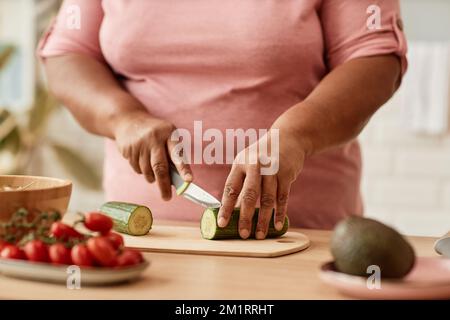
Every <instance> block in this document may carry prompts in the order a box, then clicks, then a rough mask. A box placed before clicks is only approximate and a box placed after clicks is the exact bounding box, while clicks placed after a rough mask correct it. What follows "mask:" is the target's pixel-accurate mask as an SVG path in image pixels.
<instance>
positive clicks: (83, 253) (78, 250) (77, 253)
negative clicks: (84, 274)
mask: <svg viewBox="0 0 450 320" xmlns="http://www.w3.org/2000/svg"><path fill="white" fill-rule="evenodd" d="M70 257H71V258H72V262H73V263H74V264H76V265H77V266H80V267H81V266H85V267H90V266H92V265H93V264H94V260H93V258H92V256H91V254H90V253H89V249H88V247H87V246H86V245H85V244H77V245H75V246H74V247H73V248H72V251H71V252H70Z"/></svg>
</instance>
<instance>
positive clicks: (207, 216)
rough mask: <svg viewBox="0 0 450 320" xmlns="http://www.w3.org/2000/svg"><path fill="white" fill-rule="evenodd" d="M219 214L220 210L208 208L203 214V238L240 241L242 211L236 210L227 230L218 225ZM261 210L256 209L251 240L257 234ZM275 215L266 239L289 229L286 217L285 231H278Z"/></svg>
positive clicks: (201, 227)
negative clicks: (240, 214)
mask: <svg viewBox="0 0 450 320" xmlns="http://www.w3.org/2000/svg"><path fill="white" fill-rule="evenodd" d="M218 213H219V208H208V209H206V210H205V212H203V215H202V219H201V222H200V231H201V233H202V237H203V238H204V239H208V240H221V239H240V238H241V237H240V236H239V229H238V226H239V213H240V209H239V208H235V209H234V210H233V214H232V215H231V218H230V222H229V223H228V225H227V226H226V227H225V228H220V227H219V226H218V225H217V215H218ZM258 214H259V209H258V208H256V209H255V214H254V215H253V223H252V232H251V233H250V237H249V238H254V237H255V233H256V224H257V222H258ZM273 215H274V211H273V212H272V218H271V219H270V224H269V230H268V232H267V237H266V238H277V237H281V236H282V235H283V234H285V233H286V232H287V230H288V228H289V219H288V217H286V219H285V220H284V226H283V229H281V230H280V231H277V230H276V229H275V226H274V223H273Z"/></svg>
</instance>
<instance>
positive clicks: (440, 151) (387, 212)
mask: <svg viewBox="0 0 450 320" xmlns="http://www.w3.org/2000/svg"><path fill="white" fill-rule="evenodd" d="M399 109H400V108H399V97H398V96H395V97H394V98H393V99H392V100H391V101H390V102H388V103H387V104H386V105H385V106H384V107H383V108H382V109H381V110H380V111H379V112H378V113H377V114H376V115H375V116H374V117H373V118H372V120H371V122H370V123H369V125H368V126H367V127H366V129H365V130H364V131H363V133H362V135H361V144H362V149H363V158H364V169H363V172H364V174H363V194H364V198H365V207H366V215H367V216H370V217H373V218H376V219H379V220H381V221H383V222H385V223H388V224H391V225H393V226H394V227H396V228H397V229H399V230H400V231H402V232H404V233H407V234H416V235H436V236H439V235H442V234H444V233H446V232H448V231H449V230H450V135H448V136H438V137H429V136H428V137H427V136H418V135H416V134H414V133H411V132H408V131H407V130H406V129H405V128H403V127H402V125H401V123H400V120H399V117H400V115H399Z"/></svg>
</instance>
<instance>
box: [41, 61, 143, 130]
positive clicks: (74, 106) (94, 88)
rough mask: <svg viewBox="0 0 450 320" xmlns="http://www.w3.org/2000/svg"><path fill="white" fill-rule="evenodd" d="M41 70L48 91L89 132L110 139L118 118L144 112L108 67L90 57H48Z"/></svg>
mask: <svg viewBox="0 0 450 320" xmlns="http://www.w3.org/2000/svg"><path fill="white" fill-rule="evenodd" d="M45 69H46V73H47V77H48V82H49V87H50V90H51V91H52V93H53V94H54V95H55V96H56V97H57V98H58V99H59V100H60V101H61V102H62V103H63V104H64V105H65V106H66V107H67V108H68V109H69V110H70V112H71V113H72V114H73V115H74V117H75V118H76V119H77V121H78V122H79V123H80V124H81V125H82V126H83V127H84V128H85V129H86V130H88V131H89V132H91V133H94V134H98V135H101V136H105V137H109V138H111V139H113V138H114V127H115V123H116V121H117V119H118V118H120V117H122V116H123V115H124V114H129V113H140V112H142V113H143V114H144V112H146V111H145V109H144V108H143V106H142V105H141V103H140V102H139V101H138V100H137V99H135V98H134V97H133V96H132V95H130V94H129V93H128V92H127V91H126V90H124V89H123V88H122V87H121V86H120V84H119V83H118V82H117V80H116V79H115V77H114V75H113V73H112V72H111V71H110V69H109V68H108V67H107V66H106V65H105V64H103V63H101V62H99V61H97V60H95V59H93V58H90V57H88V56H83V55H78V54H70V55H64V56H58V57H52V58H48V59H47V60H46V63H45Z"/></svg>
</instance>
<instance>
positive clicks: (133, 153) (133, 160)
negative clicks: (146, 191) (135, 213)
mask: <svg viewBox="0 0 450 320" xmlns="http://www.w3.org/2000/svg"><path fill="white" fill-rule="evenodd" d="M139 154H140V148H139V147H136V146H133V147H131V150H130V153H129V155H130V157H129V159H128V161H129V162H130V165H131V167H132V168H133V170H134V171H136V172H137V173H139V174H142V171H141V168H140V166H139Z"/></svg>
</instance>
